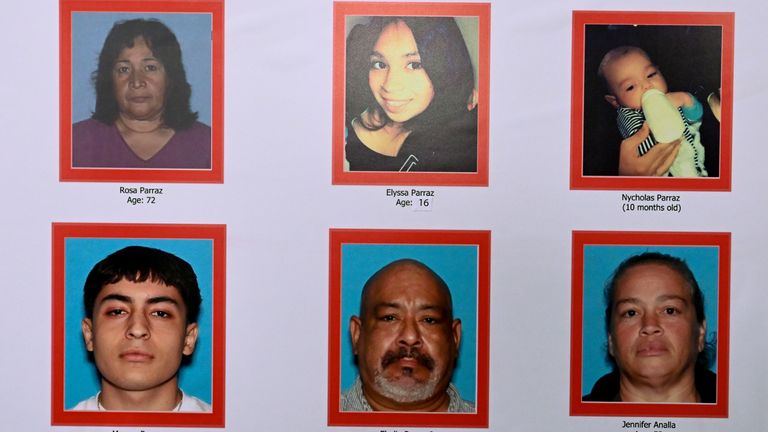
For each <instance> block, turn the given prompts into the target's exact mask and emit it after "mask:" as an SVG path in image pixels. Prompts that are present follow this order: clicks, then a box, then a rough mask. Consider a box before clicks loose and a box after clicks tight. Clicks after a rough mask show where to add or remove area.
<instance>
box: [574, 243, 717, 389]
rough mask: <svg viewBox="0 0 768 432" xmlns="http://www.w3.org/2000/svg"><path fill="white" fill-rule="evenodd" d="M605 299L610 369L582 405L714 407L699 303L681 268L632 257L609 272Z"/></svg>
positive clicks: (673, 262)
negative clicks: (608, 403) (688, 404)
mask: <svg viewBox="0 0 768 432" xmlns="http://www.w3.org/2000/svg"><path fill="white" fill-rule="evenodd" d="M604 294H605V305H606V308H605V326H606V331H607V336H608V346H607V349H608V354H609V355H610V359H611V362H612V363H613V366H614V367H613V371H612V372H610V373H608V374H605V375H603V376H602V377H601V378H600V379H598V380H597V382H596V383H595V384H594V387H593V388H592V391H591V392H590V393H589V394H587V395H585V396H584V397H583V398H582V400H583V401H586V402H641V403H715V402H716V387H717V376H716V374H715V373H714V372H712V371H711V370H710V369H709V364H710V363H712V360H713V359H712V357H713V352H714V349H713V347H712V346H711V345H714V343H711V342H710V343H708V342H707V341H706V334H707V321H706V317H705V315H704V310H705V308H704V296H703V294H702V290H701V289H700V287H699V284H698V282H697V281H696V278H695V276H694V274H693V272H692V271H691V269H690V268H689V266H688V264H687V263H686V262H685V261H684V260H682V259H680V258H678V257H675V256H671V255H667V254H663V253H659V252H644V253H641V254H638V255H634V256H631V257H629V258H627V259H626V260H624V261H623V262H622V263H621V264H619V266H618V267H617V268H616V270H615V271H614V273H613V275H612V277H611V278H610V280H609V282H608V283H607V285H606V288H605V292H604Z"/></svg>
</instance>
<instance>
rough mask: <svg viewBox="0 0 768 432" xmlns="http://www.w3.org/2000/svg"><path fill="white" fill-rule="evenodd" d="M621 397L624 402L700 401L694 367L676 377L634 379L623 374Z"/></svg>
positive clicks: (620, 388)
mask: <svg viewBox="0 0 768 432" xmlns="http://www.w3.org/2000/svg"><path fill="white" fill-rule="evenodd" d="M619 398H620V399H621V401H622V402H676V403H684V402H700V401H701V397H700V396H699V392H698V391H697V390H696V379H695V376H694V372H693V367H691V368H690V370H686V371H685V372H683V373H682V374H680V375H679V376H677V377H674V379H671V378H669V377H667V378H664V379H647V378H640V379H633V378H630V377H628V376H625V375H621V378H620V380H619Z"/></svg>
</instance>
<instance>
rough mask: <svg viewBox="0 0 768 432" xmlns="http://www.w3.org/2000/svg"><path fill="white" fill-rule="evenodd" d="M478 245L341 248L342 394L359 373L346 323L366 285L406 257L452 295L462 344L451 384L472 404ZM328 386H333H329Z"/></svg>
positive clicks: (473, 398)
mask: <svg viewBox="0 0 768 432" xmlns="http://www.w3.org/2000/svg"><path fill="white" fill-rule="evenodd" d="M477 253H478V249H477V246H460V245H450V246H446V245H395V244H387V245H384V244H343V245H342V248H341V299H342V300H341V302H342V307H341V362H340V364H341V389H342V391H344V390H346V389H348V388H349V387H351V386H352V383H353V382H354V381H355V378H356V377H357V375H358V369H357V366H356V364H355V360H354V357H355V356H354V355H353V354H352V341H351V339H350V336H349V319H350V317H351V316H352V315H356V316H359V315H360V295H361V294H362V291H363V285H365V282H366V281H367V280H368V278H370V277H371V276H373V274H374V273H376V271H378V270H379V269H380V268H382V267H384V266H385V265H387V264H389V263H391V262H392V261H395V260H398V259H403V258H411V259H415V260H418V261H421V262H423V263H424V264H426V265H427V266H428V267H430V268H431V269H432V270H433V271H434V272H435V273H437V274H438V275H440V277H442V278H443V280H444V281H445V283H446V284H448V287H449V289H450V290H451V296H452V298H453V309H454V310H453V315H454V319H461V326H462V331H461V343H460V346H459V357H458V360H457V363H456V368H455V369H454V371H453V377H452V379H451V382H452V383H453V384H454V385H456V387H457V388H458V389H459V393H460V394H461V396H462V398H464V399H466V400H469V401H471V402H475V400H476V399H477V397H476V394H475V389H476V384H477V381H476V377H477V295H478V273H477V267H478V255H477ZM329 385H333V384H332V383H329Z"/></svg>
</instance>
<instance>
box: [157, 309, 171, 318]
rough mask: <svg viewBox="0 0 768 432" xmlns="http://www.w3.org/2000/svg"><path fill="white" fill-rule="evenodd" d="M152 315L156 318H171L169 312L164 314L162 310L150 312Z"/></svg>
mask: <svg viewBox="0 0 768 432" xmlns="http://www.w3.org/2000/svg"><path fill="white" fill-rule="evenodd" d="M152 315H153V316H156V317H158V318H171V317H172V315H171V314H170V313H169V312H166V311H163V310H158V311H154V312H152Z"/></svg>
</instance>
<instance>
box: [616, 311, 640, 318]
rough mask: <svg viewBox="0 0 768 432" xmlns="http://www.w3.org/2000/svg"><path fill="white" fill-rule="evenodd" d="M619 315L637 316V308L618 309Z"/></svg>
mask: <svg viewBox="0 0 768 432" xmlns="http://www.w3.org/2000/svg"><path fill="white" fill-rule="evenodd" d="M619 316H620V317H622V318H634V317H636V316H637V310H635V309H627V310H625V311H620V312H619Z"/></svg>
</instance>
